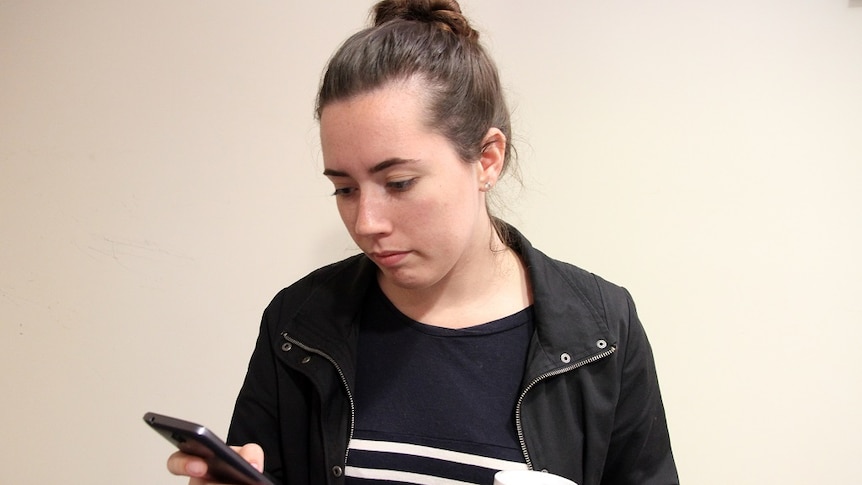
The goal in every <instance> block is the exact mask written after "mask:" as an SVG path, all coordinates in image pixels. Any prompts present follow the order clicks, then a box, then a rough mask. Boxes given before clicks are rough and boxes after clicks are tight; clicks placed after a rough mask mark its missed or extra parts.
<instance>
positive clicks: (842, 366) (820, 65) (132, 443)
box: [0, 0, 862, 484]
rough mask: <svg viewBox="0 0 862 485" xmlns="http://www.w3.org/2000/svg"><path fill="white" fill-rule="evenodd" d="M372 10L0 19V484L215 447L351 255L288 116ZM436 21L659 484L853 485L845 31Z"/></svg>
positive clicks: (199, 9)
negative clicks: (485, 110)
mask: <svg viewBox="0 0 862 485" xmlns="http://www.w3.org/2000/svg"><path fill="white" fill-rule="evenodd" d="M370 5H371V2H370V1H362V2H357V1H353V0H340V1H328V2H297V1H279V2H276V1H258V2H240V1H229V0H206V1H204V0H187V1H180V2H177V1H166V0H149V1H143V0H130V1H125V2H116V1H109V0H102V1H97V0H81V1H77V2H60V1H50V0H6V1H2V2H0V364H2V371H0V410H2V413H0V436H2V440H3V451H2V453H0V483H19V484H37V483H90V484H113V483H132V484H145V483H182V480H181V479H178V478H173V477H171V476H169V475H168V474H167V472H166V471H165V470H164V467H163V461H164V459H165V458H166V457H167V455H168V453H169V452H170V447H169V445H168V444H167V443H166V442H164V440H162V439H161V438H159V437H158V436H156V435H155V434H154V433H153V432H152V431H150V430H149V429H147V428H146V427H145V426H144V424H143V423H142V422H141V416H142V415H143V414H144V412H146V411H156V412H162V413H167V414H174V415H178V416H181V417H186V418H188V419H192V420H195V421H198V422H201V423H204V424H207V425H209V426H210V427H212V428H213V429H214V430H215V431H216V432H217V433H219V434H221V435H222V436H224V434H226V430H227V425H228V420H229V417H230V412H231V409H232V406H233V399H234V397H235V395H236V392H237V390H238V389H239V386H240V384H241V380H242V377H243V376H244V373H245V365H246V363H247V359H248V357H249V355H250V352H251V350H252V345H253V342H254V339H255V337H256V334H257V326H258V321H259V317H260V314H261V311H262V310H263V308H264V306H265V305H266V304H267V303H268V301H269V299H270V298H271V297H272V296H273V295H274V294H275V293H276V292H277V291H278V290H279V289H281V288H282V287H283V286H286V285H287V284H289V283H291V282H292V281H294V280H295V279H297V278H299V277H301V276H302V275H304V274H306V273H307V272H309V271H311V270H312V269H314V268H315V267H317V266H319V265H322V264H324V263H327V262H330V261H333V260H336V259H340V258H342V257H345V256H347V255H350V254H353V253H354V252H355V251H356V249H355V248H354V246H353V244H352V243H351V242H350V240H349V239H348V238H347V236H346V235H345V232H344V230H343V229H342V227H341V225H340V221H339V220H338V216H337V213H336V211H335V207H334V202H333V201H332V199H331V197H329V192H330V188H329V185H328V182H327V181H326V180H325V179H324V177H323V176H322V175H320V172H321V171H322V161H321V159H320V155H319V149H318V146H317V126H316V123H315V122H314V121H313V119H312V110H313V97H314V94H315V89H316V87H317V83H318V79H319V75H320V73H321V71H322V69H323V66H324V63H325V61H326V60H327V58H328V57H329V55H330V53H331V52H332V51H333V50H334V48H335V47H336V46H337V44H338V43H340V42H341V41H342V40H343V39H344V38H346V37H347V35H349V34H350V33H352V32H353V31H355V30H356V29H358V28H360V27H361V26H363V25H364V20H365V19H366V13H367V11H368V7H369V6H370ZM462 6H463V8H464V10H465V12H466V14H467V15H468V16H470V17H471V18H472V19H473V21H474V23H475V27H477V28H478V29H479V30H480V31H481V32H482V36H483V39H484V42H485V44H486V46H487V47H488V48H489V49H490V50H491V51H492V53H493V55H494V56H495V58H496V59H497V61H498V64H499V66H500V69H501V74H502V77H503V81H504V83H505V85H506V87H507V90H508V94H509V100H510V103H511V105H512V107H513V109H514V122H515V127H514V128H515V131H516V137H515V140H514V142H515V144H516V145H517V147H518V149H519V152H520V159H521V164H522V167H523V172H524V179H525V188H524V189H523V190H520V189H517V188H511V189H510V190H508V192H509V194H508V197H504V199H505V200H506V201H507V202H506V204H507V209H508V210H507V211H506V212H504V215H505V217H507V218H508V219H509V220H510V221H512V222H513V223H515V224H516V225H518V226H519V227H520V228H521V229H522V230H523V231H524V232H525V233H526V234H527V235H528V236H529V237H530V238H531V240H532V242H533V243H534V244H535V245H536V246H537V247H539V248H541V249H543V250H545V251H546V252H548V253H549V254H551V255H553V256H555V257H557V258H560V259H564V260H568V261H570V262H572V263H575V264H577V265H579V266H582V267H584V268H587V269H589V270H591V271H594V272H596V273H598V274H600V275H602V276H604V277H606V278H608V279H611V280H612V281H615V282H617V283H620V284H622V285H624V286H626V287H627V288H628V289H629V290H630V291H631V292H632V293H633V294H634V297H635V300H636V301H637V303H638V307H639V311H640V315H641V318H642V320H643V321H644V323H645V325H646V327H647V331H648V333H649V335H650V338H651V341H652V344H653V348H654V350H655V353H656V360H657V363H658V366H659V372H660V378H661V383H662V388H663V394H664V399H665V404H666V407H667V412H668V417H669V421H670V428H671V429H670V430H671V435H672V439H673V444H674V451H675V455H676V459H677V462H678V466H679V471H680V475H681V478H682V480H683V481H684V482H685V483H689V484H723V483H729V482H732V483H745V484H749V483H750V484H755V483H784V484H791V483H798V484H809V483H862V478H860V476H859V471H858V453H859V451H860V450H862V417H860V413H859V409H862V389H860V381H862V379H860V378H861V377H862V357H860V353H861V352H860V351H859V349H858V348H857V347H858V346H859V344H860V342H862V309H860V293H862V283H860V281H862V257H860V256H859V248H860V247H862V217H860V208H862V194H861V193H860V186H862V8H853V7H852V6H851V5H850V4H849V3H848V1H847V0H729V1H724V2H692V1H689V0H660V1H641V2H636V1H623V0H577V1H570V2H562V1H559V2H558V1H554V2H551V1H535V2H529V3H527V2H515V1H511V0H502V1H501V0H464V1H463V5H462ZM503 191H504V192H505V191H506V188H505V187H504V188H503Z"/></svg>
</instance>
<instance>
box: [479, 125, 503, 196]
mask: <svg viewBox="0 0 862 485" xmlns="http://www.w3.org/2000/svg"><path fill="white" fill-rule="evenodd" d="M506 142H507V141H506V135H504V134H503V132H502V131H500V129H499V128H491V129H489V130H488V133H486V134H485V137H484V138H483V139H482V152H481V153H480V154H479V163H477V164H476V165H477V167H476V168H477V169H478V172H479V173H478V176H479V180H478V182H479V188H480V190H484V191H488V190H490V189H491V187H493V186H494V185H496V184H497V180H498V179H499V178H500V174H501V173H502V172H503V163H504V162H505V160H506Z"/></svg>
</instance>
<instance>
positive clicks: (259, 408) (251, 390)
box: [227, 305, 282, 482]
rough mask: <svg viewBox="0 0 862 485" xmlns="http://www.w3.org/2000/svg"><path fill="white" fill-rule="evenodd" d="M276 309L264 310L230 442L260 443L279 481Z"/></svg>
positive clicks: (271, 472) (266, 463) (268, 468)
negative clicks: (273, 332)
mask: <svg viewBox="0 0 862 485" xmlns="http://www.w3.org/2000/svg"><path fill="white" fill-rule="evenodd" d="M273 313H277V311H276V306H275V305H270V307H269V308H267V310H266V311H265V312H264V315H263V321H262V323H261V326H260V333H259V335H258V338H257V343H256V344H255V349H254V352H253V353H252V356H251V359H250V361H249V365H248V371H247V373H246V376H245V380H244V382H243V385H242V389H241V390H240V392H239V396H238V397H237V400H236V404H235V406H234V411H233V417H232V418H231V424H230V429H229V431H228V437H227V442H228V444H231V445H236V446H242V445H245V444H247V443H257V444H259V445H260V446H261V447H262V448H263V450H264V453H265V456H264V466H265V469H266V472H267V474H268V475H271V476H272V477H273V478H275V479H276V480H277V481H279V482H280V480H281V475H282V463H281V460H282V458H281V452H280V449H279V448H280V439H279V431H278V430H279V420H278V386H277V383H276V381H277V375H276V369H275V367H276V364H275V358H274V355H273V350H272V348H273V342H272V330H271V329H270V325H271V324H272V323H273V322H275V321H277V315H273Z"/></svg>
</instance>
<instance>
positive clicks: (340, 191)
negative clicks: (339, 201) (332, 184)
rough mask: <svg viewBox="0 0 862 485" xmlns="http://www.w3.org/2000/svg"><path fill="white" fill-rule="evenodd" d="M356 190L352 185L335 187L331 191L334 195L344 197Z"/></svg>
mask: <svg viewBox="0 0 862 485" xmlns="http://www.w3.org/2000/svg"><path fill="white" fill-rule="evenodd" d="M354 190H356V189H354V188H353V187H336V188H335V190H334V191H333V192H332V195H334V196H336V197H345V196H348V195H350V194H352V193H353V191H354Z"/></svg>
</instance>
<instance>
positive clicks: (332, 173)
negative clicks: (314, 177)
mask: <svg viewBox="0 0 862 485" xmlns="http://www.w3.org/2000/svg"><path fill="white" fill-rule="evenodd" d="M415 162H418V160H416V159H413V158H398V157H395V158H390V159H387V160H383V161H382V162H380V163H378V164H377V165H375V166H373V167H371V168H370V169H368V173H370V174H375V173H379V172H382V171H384V170H386V169H388V168H391V167H394V166H396V165H403V164H406V163H415ZM323 175H325V176H327V177H349V176H350V175H349V174H348V173H347V172H343V171H341V170H335V169H332V168H327V169H325V170H324V171H323Z"/></svg>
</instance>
